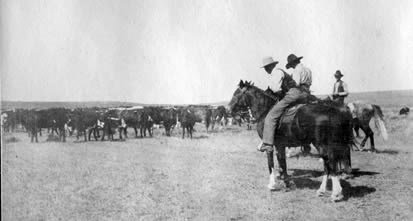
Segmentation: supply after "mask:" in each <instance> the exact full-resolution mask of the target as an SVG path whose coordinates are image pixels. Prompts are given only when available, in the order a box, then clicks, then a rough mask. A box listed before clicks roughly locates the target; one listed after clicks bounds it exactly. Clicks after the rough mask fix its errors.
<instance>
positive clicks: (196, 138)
mask: <svg viewBox="0 0 413 221" xmlns="http://www.w3.org/2000/svg"><path fill="white" fill-rule="evenodd" d="M208 138H209V136H206V135H200V136H194V137H192V139H194V140H199V139H208ZM189 139H191V138H189Z"/></svg>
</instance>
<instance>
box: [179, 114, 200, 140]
mask: <svg viewBox="0 0 413 221" xmlns="http://www.w3.org/2000/svg"><path fill="white" fill-rule="evenodd" d="M180 119H181V126H182V139H184V137H185V130H186V131H187V132H188V134H187V136H188V137H191V139H192V132H193V131H194V125H195V122H196V116H195V114H194V113H193V112H192V111H191V110H190V109H189V108H185V109H182V110H181V117H180Z"/></svg>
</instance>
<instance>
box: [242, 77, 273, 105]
mask: <svg viewBox="0 0 413 221" xmlns="http://www.w3.org/2000/svg"><path fill="white" fill-rule="evenodd" d="M239 87H240V88H241V89H242V88H247V89H251V88H252V89H254V90H255V91H256V92H258V93H260V94H262V95H263V96H265V97H268V98H270V99H272V100H273V101H275V102H277V101H279V100H280V99H279V98H278V97H276V96H274V95H271V94H269V93H267V92H265V91H264V90H263V89H261V88H259V87H257V86H255V85H254V83H251V81H245V82H242V83H240V84H239Z"/></svg>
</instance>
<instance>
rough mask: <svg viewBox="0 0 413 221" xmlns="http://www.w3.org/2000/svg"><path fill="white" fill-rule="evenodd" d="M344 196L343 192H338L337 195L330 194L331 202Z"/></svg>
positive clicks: (337, 200)
mask: <svg viewBox="0 0 413 221" xmlns="http://www.w3.org/2000/svg"><path fill="white" fill-rule="evenodd" d="M343 198H344V196H343V194H341V193H340V194H338V195H334V196H331V202H333V203H335V202H339V201H341V200H342V199H343Z"/></svg>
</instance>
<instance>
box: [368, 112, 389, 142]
mask: <svg viewBox="0 0 413 221" xmlns="http://www.w3.org/2000/svg"><path fill="white" fill-rule="evenodd" d="M371 106H372V107H373V113H374V119H375V123H376V127H377V128H378V129H379V130H380V133H381V136H382V137H383V139H384V140H387V138H388V134H387V130H386V126H385V125H384V115H383V112H382V111H381V108H380V107H379V106H378V105H375V104H373V105H371Z"/></svg>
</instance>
